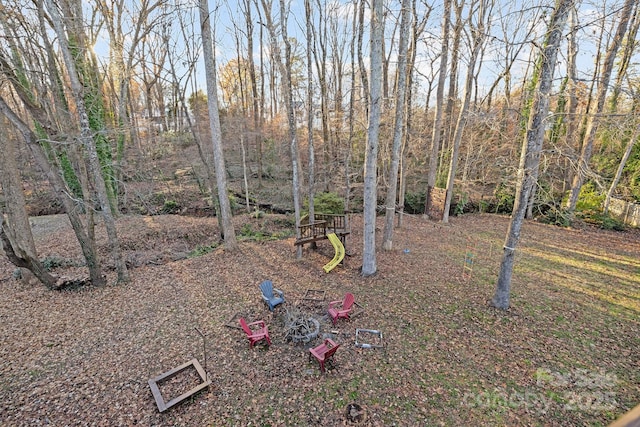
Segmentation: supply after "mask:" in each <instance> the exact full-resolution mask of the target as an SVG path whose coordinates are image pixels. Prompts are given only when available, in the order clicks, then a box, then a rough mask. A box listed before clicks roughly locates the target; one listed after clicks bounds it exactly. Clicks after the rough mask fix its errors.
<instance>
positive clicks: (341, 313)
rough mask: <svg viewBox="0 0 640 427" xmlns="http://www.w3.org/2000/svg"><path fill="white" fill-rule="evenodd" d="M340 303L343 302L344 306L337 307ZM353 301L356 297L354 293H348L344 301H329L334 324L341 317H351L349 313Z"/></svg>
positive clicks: (330, 314)
mask: <svg viewBox="0 0 640 427" xmlns="http://www.w3.org/2000/svg"><path fill="white" fill-rule="evenodd" d="M340 303H342V306H341V307H340V308H337V307H338V305H339V304H340ZM353 303H354V298H353V294H351V293H347V294H346V295H345V296H344V299H343V300H342V301H331V302H330V303H329V316H331V320H332V321H333V324H334V325H335V324H336V320H338V319H340V318H342V319H348V318H349V313H350V312H351V309H352V308H353Z"/></svg>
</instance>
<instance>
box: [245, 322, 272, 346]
mask: <svg viewBox="0 0 640 427" xmlns="http://www.w3.org/2000/svg"><path fill="white" fill-rule="evenodd" d="M239 320H240V326H242V330H243V331H244V332H245V333H246V334H247V338H248V339H249V347H253V345H254V344H255V343H257V342H258V341H260V340H265V341H267V345H271V338H269V330H268V329H267V325H265V323H264V320H258V321H257V322H251V323H249V324H247V322H246V320H244V319H243V318H240V319H239ZM252 327H253V329H252Z"/></svg>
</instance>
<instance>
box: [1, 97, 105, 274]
mask: <svg viewBox="0 0 640 427" xmlns="http://www.w3.org/2000/svg"><path fill="white" fill-rule="evenodd" d="M0 112H1V113H2V114H3V115H5V116H6V117H7V118H8V119H9V121H10V122H11V123H12V124H13V125H14V126H15V127H16V128H17V129H18V131H20V133H21V134H22V136H23V138H24V139H25V142H26V143H27V147H28V148H29V151H30V152H31V155H32V156H33V158H34V159H35V161H36V164H37V165H38V167H40V169H41V170H42V171H43V172H44V173H45V174H46V175H47V178H48V180H49V183H50V184H51V186H52V187H53V191H54V192H55V194H56V196H57V197H58V200H59V201H60V203H61V204H62V206H64V208H65V212H66V213H67V216H68V217H69V222H71V227H72V228H73V231H74V232H75V234H76V238H77V239H78V243H79V244H80V248H81V250H82V254H83V255H84V259H85V262H86V263H87V268H88V269H89V277H90V279H91V283H92V284H93V285H95V286H101V285H104V284H105V278H104V276H103V275H102V268H101V266H100V261H99V258H98V253H97V251H96V247H95V242H94V241H93V240H92V237H91V236H92V234H90V233H87V232H86V231H85V229H84V226H83V225H82V220H81V219H80V215H79V214H78V209H77V206H76V204H75V201H74V200H72V199H71V197H72V196H71V192H70V191H69V189H68V188H67V186H66V185H65V182H64V180H63V179H62V176H60V174H59V173H58V172H56V171H55V170H54V169H53V167H52V166H51V164H50V163H49V161H48V160H47V155H46V154H45V152H44V149H43V148H42V146H41V145H40V144H39V143H38V138H37V137H36V135H35V134H34V133H33V132H32V131H31V129H30V128H29V126H27V124H26V123H24V122H23V121H22V120H20V118H19V117H18V115H17V114H16V113H15V112H14V111H13V110H11V108H9V106H8V105H7V103H6V102H5V100H4V99H3V98H2V97H0ZM34 117H35V116H34ZM43 128H45V129H49V131H50V132H52V133H53V132H54V131H53V128H52V127H51V126H50V125H48V124H47V122H46V121H45V122H44V124H43ZM88 208H89V209H90V207H88ZM90 227H91V224H89V225H88V228H90Z"/></svg>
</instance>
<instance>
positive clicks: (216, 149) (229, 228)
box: [198, 0, 238, 250]
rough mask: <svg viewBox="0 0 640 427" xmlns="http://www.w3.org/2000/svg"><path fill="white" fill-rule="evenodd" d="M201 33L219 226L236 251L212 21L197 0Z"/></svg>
mask: <svg viewBox="0 0 640 427" xmlns="http://www.w3.org/2000/svg"><path fill="white" fill-rule="evenodd" d="M198 6H199V10H200V33H201V34H202V51H203V57H204V65H205V73H206V79H207V105H208V108H209V126H210V128H211V143H212V145H213V161H214V165H215V171H216V184H217V187H218V206H220V209H219V211H218V215H220V224H221V228H222V235H223V238H224V243H225V247H226V248H227V249H229V250H235V249H237V247H238V243H237V240H236V232H235V230H234V228H233V222H232V220H231V217H232V214H231V204H230V203H229V195H228V193H227V178H226V176H225V164H224V153H223V151H222V130H221V129H220V114H219V111H218V89H217V83H216V68H215V64H214V62H213V61H214V57H213V43H212V41H211V21H210V19H209V18H210V15H209V2H208V0H200V1H199V3H198Z"/></svg>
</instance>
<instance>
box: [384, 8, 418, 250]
mask: <svg viewBox="0 0 640 427" xmlns="http://www.w3.org/2000/svg"><path fill="white" fill-rule="evenodd" d="M409 4H410V0H402V4H401V6H400V7H401V8H402V10H401V12H400V41H399V46H398V71H397V74H398V83H397V85H396V96H395V98H396V112H395V123H394V127H393V148H392V150H391V166H390V168H389V180H388V185H387V194H386V200H385V206H386V209H385V221H384V232H383V238H382V248H383V249H384V250H387V251H389V250H391V249H393V223H394V219H395V212H396V195H397V194H398V191H397V189H398V169H399V165H400V150H401V148H402V137H403V132H402V131H403V130H404V118H405V108H406V105H405V96H406V94H407V88H406V85H407V75H408V74H409V73H410V71H409V69H408V67H407V52H408V50H409V47H408V44H409V38H410V31H409V29H410V27H411V8H410V6H409Z"/></svg>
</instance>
